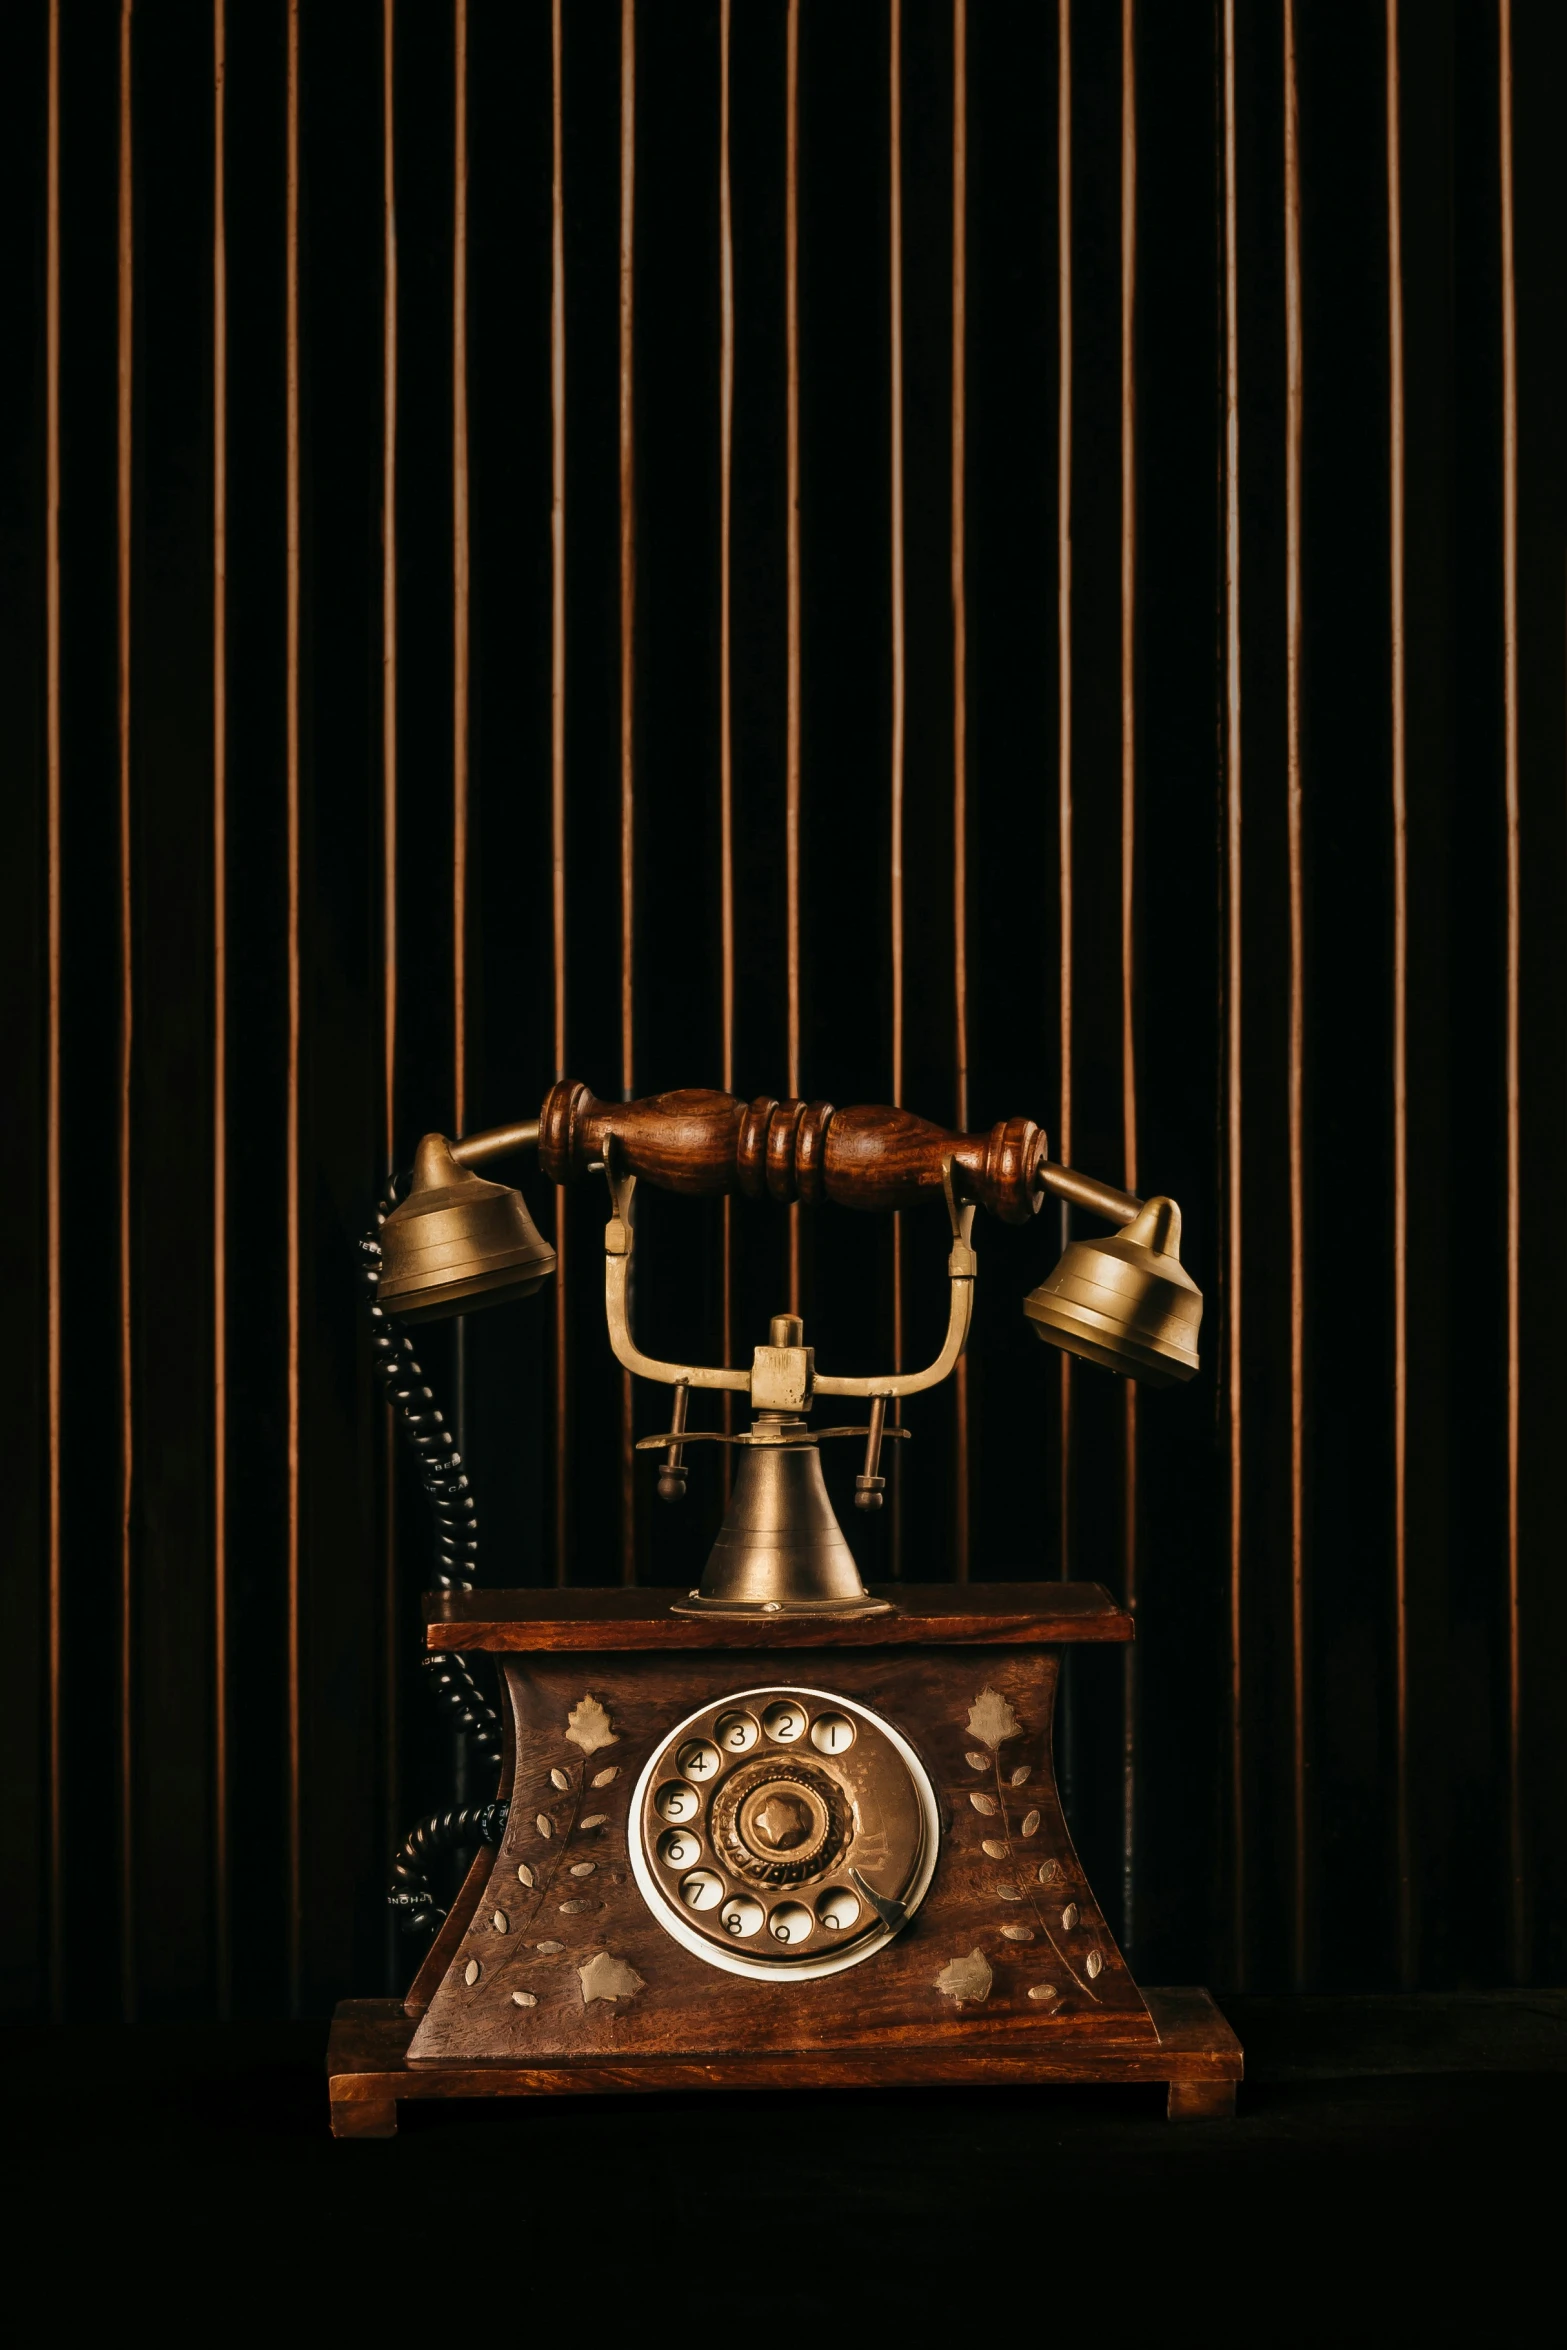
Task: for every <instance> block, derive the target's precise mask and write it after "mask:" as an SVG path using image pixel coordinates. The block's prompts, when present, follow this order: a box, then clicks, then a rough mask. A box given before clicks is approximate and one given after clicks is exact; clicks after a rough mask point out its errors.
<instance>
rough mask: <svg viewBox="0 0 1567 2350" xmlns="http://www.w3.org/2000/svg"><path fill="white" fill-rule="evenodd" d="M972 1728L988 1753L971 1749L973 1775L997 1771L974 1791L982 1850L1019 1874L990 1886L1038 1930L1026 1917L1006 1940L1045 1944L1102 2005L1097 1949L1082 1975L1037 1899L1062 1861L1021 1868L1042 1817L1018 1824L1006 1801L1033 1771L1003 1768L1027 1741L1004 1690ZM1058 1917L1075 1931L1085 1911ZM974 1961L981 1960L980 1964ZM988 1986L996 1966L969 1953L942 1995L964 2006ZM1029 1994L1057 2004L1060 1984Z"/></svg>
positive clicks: (951, 1972) (1005, 1931) (943, 1978)
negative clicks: (1005, 1755) (1017, 1743)
mask: <svg viewBox="0 0 1567 2350" xmlns="http://www.w3.org/2000/svg"><path fill="white" fill-rule="evenodd" d="M967 1729H968V1733H969V1736H970V1737H971V1738H975V1739H978V1740H979V1741H980V1743H981V1745H983V1746H984V1747H986V1748H987V1749H988V1752H986V1753H984V1754H980V1753H978V1752H975V1751H973V1750H972V1749H967V1750H965V1753H964V1757H963V1759H964V1761H965V1762H966V1763H967V1764H968V1765H969V1767H970V1768H971V1769H973V1770H988V1771H989V1772H990V1774H991V1788H990V1789H981V1788H978V1787H975V1788H971V1789H970V1790H969V1802H970V1804H971V1806H972V1807H973V1809H974V1810H975V1811H976V1812H977V1813H978V1814H979V1815H980V1817H981V1819H983V1820H984V1821H985V1823H986V1829H987V1833H986V1834H985V1835H984V1836H983V1837H982V1838H981V1840H980V1851H981V1852H982V1853H983V1854H984V1856H985V1858H986V1860H987V1861H991V1862H999V1863H1001V1864H1003V1865H1005V1864H1010V1865H1011V1868H1012V1869H1013V1870H1016V1871H1017V1872H1018V1874H1017V1875H1015V1876H1014V1875H1008V1876H1005V1877H1000V1876H998V1877H996V1878H995V1879H993V1880H992V1881H991V1888H990V1889H991V1891H992V1893H993V1894H994V1895H995V1898H996V1899H997V1900H998V1901H1004V1902H1008V1903H1011V1904H1013V1905H1015V1906H1017V1907H1019V1908H1022V1907H1024V1906H1026V1907H1027V1908H1028V1909H1029V1910H1031V1911H1032V1913H1033V1920H1034V1922H1033V1924H1032V1925H1025V1924H1023V1923H1022V1922H1021V1921H1020V1920H1019V1921H1016V1922H1013V1923H1010V1924H1007V1925H1004V1926H1003V1927H1002V1928H1001V1932H1002V1936H1003V1938H1004V1939H1005V1940H1006V1941H1008V1942H1015V1943H1032V1942H1034V1941H1036V1939H1042V1940H1043V1941H1044V1943H1045V1944H1046V1945H1047V1946H1048V1949H1049V1951H1050V1952H1051V1953H1053V1955H1054V1957H1055V1959H1056V1960H1057V1961H1058V1963H1059V1964H1060V1966H1061V1967H1062V1969H1063V1970H1064V1971H1065V1973H1066V1974H1067V1976H1069V1977H1070V1979H1071V1981H1072V1983H1073V1984H1075V1986H1076V1987H1077V1989H1078V1990H1079V1991H1081V1992H1082V1993H1083V1995H1084V1996H1085V1998H1088V1999H1091V2000H1092V2001H1093V2002H1094V2004H1095V2005H1096V2006H1097V2005H1098V2003H1099V1994H1098V1992H1097V1991H1096V1990H1095V1989H1094V1988H1093V1985H1094V1981H1095V1979H1096V1978H1097V1976H1098V1975H1099V1974H1100V1972H1101V1971H1102V1969H1103V1966H1104V1958H1103V1955H1102V1953H1101V1952H1099V1951H1098V1950H1093V1951H1090V1952H1089V1954H1088V1956H1087V1958H1086V1960H1085V1961H1084V1969H1083V1972H1082V1973H1079V1971H1078V1969H1077V1968H1076V1967H1075V1966H1074V1965H1073V1963H1072V1960H1071V1959H1070V1958H1069V1957H1068V1955H1067V1953H1066V1951H1065V1950H1064V1949H1063V1948H1062V1947H1061V1944H1060V1943H1059V1942H1058V1941H1057V1939H1056V1935H1055V1934H1054V1933H1053V1932H1052V1931H1051V1925H1050V1920H1049V1919H1048V1918H1047V1916H1046V1914H1045V1912H1044V1910H1043V1909H1042V1908H1041V1906H1040V1903H1039V1900H1038V1899H1037V1897H1036V1895H1035V1891H1034V1886H1035V1885H1036V1884H1039V1885H1059V1884H1061V1883H1062V1882H1063V1872H1062V1868H1061V1864H1060V1862H1059V1861H1058V1860H1055V1859H1050V1860H1045V1861H1041V1862H1040V1864H1039V1866H1038V1868H1037V1870H1035V1869H1032V1868H1030V1870H1029V1871H1028V1872H1027V1873H1024V1871H1023V1869H1022V1861H1023V1857H1024V1856H1023V1855H1022V1854H1021V1853H1020V1852H1019V1850H1018V1846H1019V1845H1021V1844H1022V1843H1023V1842H1024V1841H1025V1840H1026V1839H1028V1838H1029V1837H1032V1836H1036V1835H1037V1834H1038V1833H1039V1827H1040V1820H1041V1816H1042V1815H1041V1813H1040V1811H1039V1810H1038V1808H1037V1807H1035V1806H1033V1805H1030V1807H1029V1809H1028V1810H1027V1811H1026V1812H1024V1813H1023V1814H1022V1815H1021V1817H1020V1818H1019V1819H1018V1821H1017V1823H1016V1825H1015V1826H1014V1824H1013V1819H1012V1814H1011V1812H1010V1810H1009V1808H1008V1798H1009V1795H1010V1793H1011V1791H1012V1790H1013V1789H1015V1788H1018V1787H1025V1786H1027V1784H1028V1781H1029V1778H1030V1776H1031V1774H1032V1770H1033V1766H1032V1764H1030V1763H1015V1764H1011V1765H1009V1766H1008V1768H1007V1769H1006V1770H1005V1771H1003V1769H1002V1764H1001V1749H1002V1747H1003V1746H1007V1745H1010V1744H1011V1742H1012V1740H1013V1739H1015V1738H1021V1737H1022V1736H1024V1734H1025V1731H1024V1725H1023V1723H1022V1722H1021V1721H1020V1720H1019V1718H1018V1716H1017V1714H1016V1713H1015V1711H1014V1710H1013V1707H1012V1705H1011V1703H1010V1701H1009V1700H1008V1699H1007V1698H1005V1697H1003V1696H1002V1694H1001V1692H1000V1690H999V1689H990V1688H985V1689H982V1690H981V1691H980V1693H979V1695H978V1696H977V1697H976V1698H975V1700H974V1702H973V1704H972V1705H971V1706H970V1707H969V1712H968V1722H967ZM992 1790H993V1791H992ZM1057 1898H1058V1899H1059V1896H1058V1897H1057ZM1060 1919H1061V1923H1060V1929H1059V1930H1061V1931H1065V1932H1071V1931H1072V1929H1073V1928H1074V1927H1076V1926H1077V1924H1078V1923H1079V1911H1078V1906H1077V1904H1076V1902H1071V1903H1069V1904H1068V1905H1067V1907H1066V1908H1065V1909H1064V1910H1063V1911H1062V1912H1061V1913H1060ZM1041 1955H1043V1953H1042V1954H1041ZM976 1961H978V1962H979V1965H978V1966H977V1965H976V1963H975V1962H976ZM1047 1963H1048V1961H1047ZM979 1966H983V1969H984V1978H983V1987H982V1988H981V1987H978V1986H979V1985H980V1974H979ZM990 1985H991V1969H990V1963H989V1961H988V1959H986V1958H985V1956H984V1953H983V1952H982V1951H978V1950H976V1951H973V1952H971V1953H970V1955H969V1957H968V1958H955V1959H953V1960H952V1961H951V1963H950V1964H949V1965H947V1966H945V1967H943V1969H942V1971H941V1973H940V1974H939V1975H938V1976H937V1978H936V1988H937V1990H938V1991H942V1992H945V1993H946V1995H947V1996H948V1997H949V1998H952V1999H956V2000H958V2001H959V2002H960V2003H961V2002H962V2001H964V2000H970V1999H973V2000H978V1999H984V1998H986V1997H988V1995H989V1992H990ZM1028 1996H1029V1998H1030V1999H1034V2000H1040V2001H1045V2002H1049V2001H1053V2000H1056V1999H1059V1998H1060V1996H1061V1986H1060V1985H1059V1984H1056V1983H1033V1984H1030V1985H1029V1987H1028Z"/></svg>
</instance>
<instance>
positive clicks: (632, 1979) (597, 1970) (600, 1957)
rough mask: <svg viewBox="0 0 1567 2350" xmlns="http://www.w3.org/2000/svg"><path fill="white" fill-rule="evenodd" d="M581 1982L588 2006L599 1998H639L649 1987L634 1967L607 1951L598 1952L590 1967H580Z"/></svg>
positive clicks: (578, 1974)
mask: <svg viewBox="0 0 1567 2350" xmlns="http://www.w3.org/2000/svg"><path fill="white" fill-rule="evenodd" d="M577 1980H578V1982H579V1983H580V1984H581V1985H582V2004H583V2006H584V2007H586V2006H588V2004H589V2003H590V2001H592V2000H595V1999H635V1997H636V1995H637V1993H638V1992H639V1991H644V1990H646V1988H647V1985H646V1984H645V1983H644V1982H643V1980H642V1977H641V1976H640V1975H639V1974H638V1973H637V1970H636V1968H635V1967H634V1966H628V1965H627V1964H626V1961H625V1960H624V1959H623V1958H615V1957H614V1956H612V1954H611V1953H610V1952H609V1951H607V1950H596V1951H595V1952H594V1954H593V1956H592V1957H591V1958H590V1959H589V1960H588V1963H587V1965H586V1966H579V1967H578V1969H577Z"/></svg>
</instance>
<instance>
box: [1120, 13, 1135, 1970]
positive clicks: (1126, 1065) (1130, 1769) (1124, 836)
mask: <svg viewBox="0 0 1567 2350" xmlns="http://www.w3.org/2000/svg"><path fill="white" fill-rule="evenodd" d="M1136 330H1137V52H1136V11H1135V6H1134V0H1121V1181H1122V1183H1123V1185H1124V1187H1125V1188H1126V1190H1128V1191H1129V1192H1132V1193H1134V1194H1135V1192H1136V1190H1137V930H1136V922H1137V343H1136ZM1121 1410H1122V1462H1121V1468H1122V1485H1121V1583H1122V1593H1123V1597H1124V1600H1125V1604H1126V1607H1127V1609H1128V1611H1129V1613H1131V1614H1132V1615H1134V1616H1135V1614H1136V1612H1137V1543H1138V1513H1137V1501H1138V1491H1137V1383H1136V1381H1135V1380H1132V1379H1126V1380H1123V1381H1122V1403H1121ZM1121 1677H1122V1689H1121V1941H1122V1946H1123V1948H1124V1949H1126V1950H1127V1951H1128V1952H1130V1950H1131V1948H1132V1946H1133V1943H1134V1940H1135V1932H1134V1928H1135V1921H1136V1915H1137V1649H1136V1646H1135V1644H1134V1643H1132V1642H1128V1644H1127V1648H1126V1652H1125V1655H1124V1657H1123V1660H1122V1666H1121Z"/></svg>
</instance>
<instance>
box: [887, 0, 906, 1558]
mask: <svg viewBox="0 0 1567 2350" xmlns="http://www.w3.org/2000/svg"><path fill="white" fill-rule="evenodd" d="M887 81H888V89H887V107H888V122H889V130H890V142H889V143H890V150H891V152H890V161H889V167H888V190H887V195H888V256H887V258H888V278H889V282H890V287H891V302H890V317H889V337H890V353H889V358H890V367H889V373H890V377H891V389H892V417H891V445H892V483H891V492H892V791H891V801H892V809H891V841H890V844H889V845H890V882H889V895H890V898H891V931H892V935H891V949H892V974H891V977H892V1100H893V1103H894V1105H895V1106H897V1107H900V1108H901V1106H902V1102H903V785H904V763H905V757H906V745H907V721H908V619H907V604H906V576H905V574H906V565H905V553H904V507H903V0H892V8H891V23H890V26H889V32H888V59H887ZM892 1367H893V1369H894V1371H901V1370H902V1368H903V1218H902V1216H901V1215H894V1217H893V1219H892ZM902 1417H903V1407H902V1404H901V1401H900V1402H898V1403H895V1404H894V1406H893V1423H894V1425H895V1426H897V1425H900V1424H901V1422H902ZM898 1449H899V1448H897V1447H894V1465H893V1469H892V1473H891V1480H890V1482H891V1487H892V1529H891V1531H892V1542H891V1551H892V1571H893V1574H894V1575H895V1576H897V1575H901V1574H902V1572H903V1480H902V1477H901V1476H900V1474H899V1471H898V1467H897V1452H898Z"/></svg>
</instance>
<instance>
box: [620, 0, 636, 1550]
mask: <svg viewBox="0 0 1567 2350" xmlns="http://www.w3.org/2000/svg"><path fill="white" fill-rule="evenodd" d="M636 188H637V0H620V1098H621V1100H622V1101H626V1102H629V1101H630V1100H632V1099H633V1097H634V1093H635V1086H636V1076H635V1070H636V1060H635V1054H636V1031H635V1004H636V878H637V869H636V846H637V844H636V813H637V803H636V763H635V748H636V726H635V718H636V706H635V696H636V617H637V506H636V434H635V414H634V408H633V394H634V390H635V383H634V374H633V369H634V363H635V342H634V326H635V297H636V280H635V268H634V261H635V238H636ZM632 1410H633V1405H632V1392H631V1373H630V1372H629V1371H626V1370H623V1371H622V1372H621V1374H620V1579H621V1581H622V1582H623V1583H634V1582H635V1581H636V1579H637V1488H636V1477H635V1465H636V1458H635V1454H634V1453H633V1451H632Z"/></svg>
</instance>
